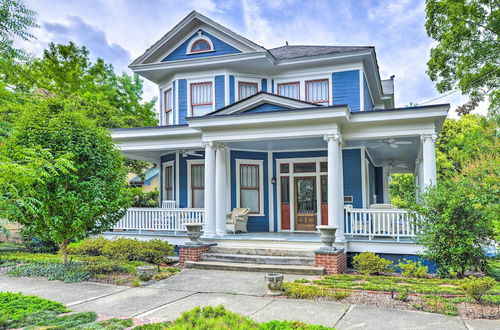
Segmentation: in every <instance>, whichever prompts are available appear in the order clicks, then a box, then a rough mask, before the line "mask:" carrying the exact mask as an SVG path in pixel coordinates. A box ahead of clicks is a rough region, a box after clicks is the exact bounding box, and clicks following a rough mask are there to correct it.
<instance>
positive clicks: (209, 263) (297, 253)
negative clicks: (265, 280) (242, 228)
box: [184, 246, 324, 275]
mask: <svg viewBox="0 0 500 330" xmlns="http://www.w3.org/2000/svg"><path fill="white" fill-rule="evenodd" d="M184 266H185V267H186V268H198V269H218V270H235V271H246V272H272V273H274V272H277V273H284V274H299V275H322V274H323V273H324V268H323V267H315V266H314V252H313V251H311V250H294V249H278V248H276V249H275V248H252V247H221V246H211V247H210V248H209V250H208V252H207V253H204V254H203V255H202V256H201V260H200V261H187V262H186V263H185V264H184Z"/></svg>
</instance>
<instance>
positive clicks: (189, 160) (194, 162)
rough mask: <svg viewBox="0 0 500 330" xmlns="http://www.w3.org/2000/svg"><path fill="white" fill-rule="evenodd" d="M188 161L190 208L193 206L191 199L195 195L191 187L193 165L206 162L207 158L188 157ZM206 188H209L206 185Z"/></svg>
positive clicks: (188, 205) (188, 203)
mask: <svg viewBox="0 0 500 330" xmlns="http://www.w3.org/2000/svg"><path fill="white" fill-rule="evenodd" d="M186 163H187V166H186V167H187V193H188V196H187V207H188V208H191V207H192V202H193V201H192V200H191V196H192V195H193V189H191V166H192V165H193V164H197V165H199V164H205V160H204V159H186ZM204 189H207V187H205V188H204Z"/></svg>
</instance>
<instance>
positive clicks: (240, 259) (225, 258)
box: [201, 252, 314, 266]
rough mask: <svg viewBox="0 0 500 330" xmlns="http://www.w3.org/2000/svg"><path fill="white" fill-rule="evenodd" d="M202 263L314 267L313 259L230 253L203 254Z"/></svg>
mask: <svg viewBox="0 0 500 330" xmlns="http://www.w3.org/2000/svg"><path fill="white" fill-rule="evenodd" d="M201 260H202V261H218V262H233V263H252V264H267V265H296V266H314V258H313V257H288V256H268V255H251V254H230V253H210V252H209V253H205V254H203V255H202V256H201Z"/></svg>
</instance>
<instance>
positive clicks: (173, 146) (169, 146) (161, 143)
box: [117, 137, 202, 152]
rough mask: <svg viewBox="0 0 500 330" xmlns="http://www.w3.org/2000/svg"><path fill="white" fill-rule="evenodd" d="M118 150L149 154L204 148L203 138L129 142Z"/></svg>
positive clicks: (120, 144) (122, 144) (120, 145)
mask: <svg viewBox="0 0 500 330" xmlns="http://www.w3.org/2000/svg"><path fill="white" fill-rule="evenodd" d="M117 147H118V149H120V150H121V151H122V152H128V151H137V152H140V151H149V152H160V151H161V152H164V151H165V150H172V151H175V150H178V149H196V148H202V144H201V137H200V138H198V139H185V140H183V139H178V140H171V139H155V140H147V141H129V142H123V143H118V144H117Z"/></svg>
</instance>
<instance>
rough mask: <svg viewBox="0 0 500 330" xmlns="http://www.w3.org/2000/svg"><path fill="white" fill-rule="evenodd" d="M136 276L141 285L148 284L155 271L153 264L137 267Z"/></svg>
mask: <svg viewBox="0 0 500 330" xmlns="http://www.w3.org/2000/svg"><path fill="white" fill-rule="evenodd" d="M136 272H137V277H138V278H139V280H140V283H141V284H142V285H146V284H149V283H150V282H151V279H152V278H153V275H154V274H155V272H156V269H155V266H139V267H137V271H136Z"/></svg>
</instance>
